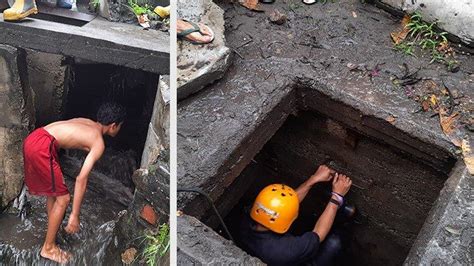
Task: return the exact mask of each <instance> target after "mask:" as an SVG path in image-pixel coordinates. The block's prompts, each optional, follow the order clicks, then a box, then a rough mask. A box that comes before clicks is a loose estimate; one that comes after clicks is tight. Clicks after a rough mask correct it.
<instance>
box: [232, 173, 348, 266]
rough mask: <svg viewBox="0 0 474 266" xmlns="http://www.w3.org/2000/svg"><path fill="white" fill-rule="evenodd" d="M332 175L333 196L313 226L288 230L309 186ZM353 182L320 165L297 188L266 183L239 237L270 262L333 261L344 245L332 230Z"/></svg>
mask: <svg viewBox="0 0 474 266" xmlns="http://www.w3.org/2000/svg"><path fill="white" fill-rule="evenodd" d="M331 179H332V193H331V198H330V200H329V202H328V204H327V206H326V208H325V210H324V212H323V213H322V214H321V216H320V217H319V219H318V220H317V222H316V224H315V225H314V228H313V230H312V231H309V232H306V233H304V234H302V235H300V236H295V235H292V234H290V233H287V231H288V229H289V228H290V226H291V224H292V223H293V221H294V220H295V219H296V218H297V217H298V210H299V204H300V203H301V202H302V201H303V200H304V198H305V197H306V195H307V194H308V192H309V190H310V189H311V188H312V187H313V186H314V185H315V184H317V183H320V182H327V181H330V180H331ZM351 184H352V181H351V179H350V178H349V177H347V176H345V175H343V174H338V173H336V172H335V171H334V170H332V169H330V168H329V167H327V166H325V165H321V166H320V167H319V168H318V170H317V171H316V173H314V174H313V175H312V176H311V177H310V178H309V179H308V180H306V181H305V182H304V183H303V184H301V185H300V186H299V187H298V188H297V189H296V190H293V189H292V188H291V187H289V186H286V185H283V184H273V185H269V186H267V187H265V188H264V189H263V190H262V191H261V192H260V193H259V194H258V196H257V198H256V199H255V202H254V204H253V207H252V209H251V210H250V217H249V216H248V215H247V216H246V217H245V218H244V219H243V221H242V223H241V228H240V233H241V235H240V238H241V241H242V243H243V245H244V247H245V248H246V250H247V252H249V253H250V254H251V255H253V256H256V257H258V258H260V259H261V260H262V261H263V262H265V263H267V264H269V265H298V264H306V265H318V266H320V265H332V264H333V263H334V259H335V258H336V256H337V254H338V253H339V252H340V251H341V249H342V246H341V237H340V236H339V235H337V234H336V233H330V231H331V227H332V226H333V223H334V219H335V217H336V214H337V212H338V209H339V208H341V206H343V204H344V196H345V195H346V193H347V192H348V191H349V189H350V187H351Z"/></svg>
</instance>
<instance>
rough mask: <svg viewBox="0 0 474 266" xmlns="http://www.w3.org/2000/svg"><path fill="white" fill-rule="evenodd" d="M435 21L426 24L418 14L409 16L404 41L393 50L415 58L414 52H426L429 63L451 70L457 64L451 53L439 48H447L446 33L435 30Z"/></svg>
mask: <svg viewBox="0 0 474 266" xmlns="http://www.w3.org/2000/svg"><path fill="white" fill-rule="evenodd" d="M437 23H438V22H437V21H435V22H433V23H427V22H425V21H423V18H422V16H421V14H420V13H419V12H415V13H413V14H412V15H411V16H410V22H409V23H407V24H406V25H405V27H406V28H407V29H408V34H407V37H406V38H405V40H403V41H401V42H400V43H399V44H396V45H395V49H396V50H399V51H402V52H403V53H404V54H407V55H411V56H415V50H417V49H419V50H423V51H427V52H428V53H429V54H430V57H431V61H430V63H433V62H439V63H443V64H445V65H446V66H447V67H448V69H450V68H451V69H452V68H453V66H455V65H457V64H458V62H457V61H456V60H454V59H453V54H452V52H447V51H443V49H441V47H448V48H449V43H448V39H447V38H446V35H447V34H448V33H447V32H439V31H437V30H436V25H437Z"/></svg>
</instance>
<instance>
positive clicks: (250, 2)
mask: <svg viewBox="0 0 474 266" xmlns="http://www.w3.org/2000/svg"><path fill="white" fill-rule="evenodd" d="M239 4H241V5H242V6H244V7H246V8H247V9H250V10H254V11H262V10H261V9H260V5H259V2H258V0H239Z"/></svg>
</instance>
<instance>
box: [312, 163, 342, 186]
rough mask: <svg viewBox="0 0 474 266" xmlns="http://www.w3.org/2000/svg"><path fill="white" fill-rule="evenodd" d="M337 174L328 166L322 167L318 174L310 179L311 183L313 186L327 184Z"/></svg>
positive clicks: (319, 168)
mask: <svg viewBox="0 0 474 266" xmlns="http://www.w3.org/2000/svg"><path fill="white" fill-rule="evenodd" d="M335 173H336V171H334V170H333V169H331V168H329V167H327V166H326V165H324V164H323V165H320V166H319V167H318V170H317V171H316V173H314V174H313V175H312V176H311V177H310V178H309V182H310V184H311V185H314V184H316V183H319V182H326V181H329V180H331V178H332V176H333V175H334V174H335Z"/></svg>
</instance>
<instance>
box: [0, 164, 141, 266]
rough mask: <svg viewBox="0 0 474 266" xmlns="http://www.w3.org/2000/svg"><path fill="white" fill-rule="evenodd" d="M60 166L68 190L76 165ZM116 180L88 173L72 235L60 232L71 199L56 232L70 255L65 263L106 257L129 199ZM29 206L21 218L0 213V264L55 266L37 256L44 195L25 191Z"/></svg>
mask: <svg viewBox="0 0 474 266" xmlns="http://www.w3.org/2000/svg"><path fill="white" fill-rule="evenodd" d="M64 165H67V167H68V169H66V168H63V172H64V175H65V180H66V184H67V186H68V188H69V191H70V192H72V191H74V190H73V189H74V179H73V178H72V177H71V176H72V175H71V174H70V173H71V172H75V171H77V169H70V168H77V167H79V166H80V164H74V163H68V164H64ZM126 190H127V188H125V187H124V186H123V185H122V184H121V182H120V181H117V180H114V179H112V178H109V177H107V176H105V175H102V174H100V173H97V172H92V173H91V174H90V176H89V183H88V188H87V190H86V194H85V196H84V200H83V203H82V207H81V216H80V219H81V230H80V232H79V233H77V234H75V235H72V236H71V235H68V234H66V233H65V232H64V229H63V228H64V227H65V226H66V225H67V221H68V217H69V214H70V213H71V207H72V201H71V204H69V207H68V209H67V211H66V217H65V219H64V220H63V222H62V224H61V228H60V230H59V232H58V235H57V243H58V244H59V246H60V247H62V248H63V249H65V250H68V251H69V252H71V253H72V254H73V256H74V258H73V259H72V260H71V261H70V263H68V265H101V264H103V262H104V261H105V260H106V258H105V256H106V254H105V249H106V247H107V246H108V245H109V243H111V241H112V240H113V234H112V233H113V229H114V226H115V220H116V219H117V217H118V214H119V212H120V211H122V210H124V209H126V207H127V206H126V205H127V204H126V203H127V202H130V201H131V197H130V195H132V194H131V192H130V193H125V194H126V195H128V196H124V191H126ZM27 198H28V202H29V204H28V205H29V206H27V207H26V210H27V211H26V215H25V217H24V219H22V218H21V217H19V216H15V215H11V214H1V215H0V228H1V230H0V265H57V264H55V263H52V262H51V261H48V260H45V259H42V258H40V256H39V251H40V248H41V246H42V244H43V241H44V237H45V235H46V229H47V214H46V198H45V197H38V196H32V195H29V194H27Z"/></svg>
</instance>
